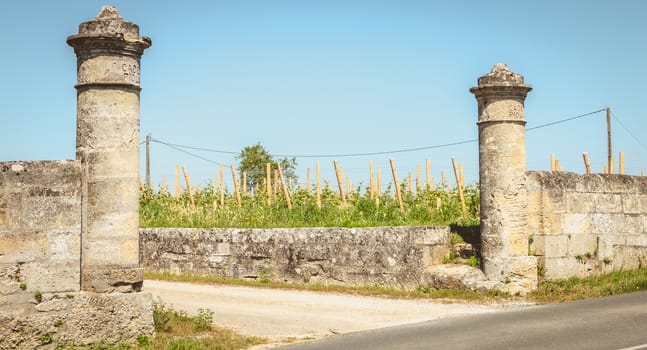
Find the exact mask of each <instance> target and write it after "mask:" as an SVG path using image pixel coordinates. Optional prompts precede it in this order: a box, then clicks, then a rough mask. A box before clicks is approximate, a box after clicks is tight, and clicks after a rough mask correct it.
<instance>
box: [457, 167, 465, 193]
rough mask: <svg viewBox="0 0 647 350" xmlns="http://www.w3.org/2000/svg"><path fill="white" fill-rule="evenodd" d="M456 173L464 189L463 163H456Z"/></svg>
mask: <svg viewBox="0 0 647 350" xmlns="http://www.w3.org/2000/svg"><path fill="white" fill-rule="evenodd" d="M458 175H459V176H460V178H461V187H462V188H463V189H465V172H464V171H463V163H460V164H458Z"/></svg>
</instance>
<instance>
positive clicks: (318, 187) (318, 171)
mask: <svg viewBox="0 0 647 350" xmlns="http://www.w3.org/2000/svg"><path fill="white" fill-rule="evenodd" d="M315 177H316V179H315V181H316V186H315V187H316V191H317V208H319V209H321V169H320V167H319V161H317V164H316V168H315Z"/></svg>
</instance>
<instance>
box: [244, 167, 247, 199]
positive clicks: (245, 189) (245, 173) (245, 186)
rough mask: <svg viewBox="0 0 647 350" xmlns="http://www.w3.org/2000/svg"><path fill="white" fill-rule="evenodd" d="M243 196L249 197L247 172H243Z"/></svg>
mask: <svg viewBox="0 0 647 350" xmlns="http://www.w3.org/2000/svg"><path fill="white" fill-rule="evenodd" d="M243 194H244V195H247V172H246V171H243Z"/></svg>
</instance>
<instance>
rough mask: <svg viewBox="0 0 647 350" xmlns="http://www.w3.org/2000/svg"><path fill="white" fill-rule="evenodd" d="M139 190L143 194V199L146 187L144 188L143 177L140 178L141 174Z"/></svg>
mask: <svg viewBox="0 0 647 350" xmlns="http://www.w3.org/2000/svg"><path fill="white" fill-rule="evenodd" d="M139 192H141V194H142V195H143V196H144V199H146V192H147V191H146V189H145V188H144V179H142V176H141V175H139Z"/></svg>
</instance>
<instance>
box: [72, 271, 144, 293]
mask: <svg viewBox="0 0 647 350" xmlns="http://www.w3.org/2000/svg"><path fill="white" fill-rule="evenodd" d="M143 281H144V269H143V268H140V267H133V268H113V269H91V268H87V267H84V268H83V270H82V271H81V289H82V290H84V291H86V292H95V293H113V292H120V293H131V292H139V291H141V289H142V284H143Z"/></svg>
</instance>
